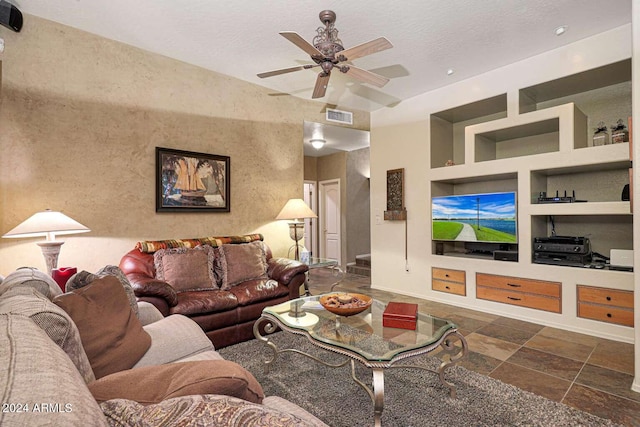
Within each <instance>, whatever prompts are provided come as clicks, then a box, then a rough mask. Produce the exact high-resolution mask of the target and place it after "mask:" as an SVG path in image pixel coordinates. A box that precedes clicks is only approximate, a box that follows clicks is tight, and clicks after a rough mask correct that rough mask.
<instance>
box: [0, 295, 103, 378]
mask: <svg viewBox="0 0 640 427" xmlns="http://www.w3.org/2000/svg"><path fill="white" fill-rule="evenodd" d="M58 289H60V288H58ZM0 313H11V314H20V315H22V316H25V317H28V318H30V319H31V320H32V321H33V323H35V324H36V325H38V326H39V327H40V329H42V330H43V331H44V332H46V334H47V335H48V336H49V338H51V341H53V342H54V343H56V344H57V345H58V347H60V348H61V349H62V350H64V352H65V353H66V354H67V356H68V357H69V359H71V361H72V362H73V364H74V365H75V366H76V368H77V369H78V372H80V375H82V378H83V379H84V381H85V382H86V383H89V382H91V381H94V380H95V379H96V378H95V376H94V375H93V371H92V370H91V365H90V363H89V359H88V358H87V354H86V353H85V351H84V348H83V347H82V341H81V340H80V332H78V328H77V327H76V325H75V323H73V321H72V320H71V318H70V317H69V315H68V314H67V313H66V312H65V311H64V310H63V309H61V308H60V307H58V306H57V305H55V304H54V303H52V302H51V301H49V299H48V298H46V297H45V296H44V295H42V294H41V293H40V292H38V290H37V289H36V288H32V287H27V286H14V287H13V288H11V289H10V290H9V291H8V292H6V293H5V294H4V295H2V298H0Z"/></svg>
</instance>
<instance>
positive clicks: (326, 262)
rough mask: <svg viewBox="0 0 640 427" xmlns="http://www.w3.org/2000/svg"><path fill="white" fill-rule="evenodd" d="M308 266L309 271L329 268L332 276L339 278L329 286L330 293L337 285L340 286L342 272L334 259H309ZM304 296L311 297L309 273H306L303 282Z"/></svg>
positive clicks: (342, 277)
mask: <svg viewBox="0 0 640 427" xmlns="http://www.w3.org/2000/svg"><path fill="white" fill-rule="evenodd" d="M308 265H309V270H311V269H314V268H329V269H331V270H332V271H333V273H334V275H336V276H338V275H339V276H340V277H339V278H338V280H337V281H336V282H335V283H333V284H332V285H331V290H332V291H333V288H335V287H336V286H338V284H340V282H341V281H342V279H344V272H343V271H342V270H341V269H340V266H339V265H338V261H337V260H335V259H328V258H317V257H311V258H309V263H308ZM304 295H305V296H310V295H311V292H309V273H308V272H307V277H306V278H305V280H304Z"/></svg>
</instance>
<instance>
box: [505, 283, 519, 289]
mask: <svg viewBox="0 0 640 427" xmlns="http://www.w3.org/2000/svg"><path fill="white" fill-rule="evenodd" d="M507 286H511V287H512V288H519V287H521V286H522V285H518V284H517V283H507Z"/></svg>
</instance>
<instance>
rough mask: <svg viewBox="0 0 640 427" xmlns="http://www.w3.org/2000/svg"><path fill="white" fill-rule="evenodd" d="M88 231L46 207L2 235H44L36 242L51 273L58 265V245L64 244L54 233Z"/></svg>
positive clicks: (10, 236) (9, 236)
mask: <svg viewBox="0 0 640 427" xmlns="http://www.w3.org/2000/svg"><path fill="white" fill-rule="evenodd" d="M88 231H91V230H89V229H88V228H87V227H85V226H84V225H82V224H80V223H79V222H77V221H75V220H73V219H71V218H69V217H68V216H66V215H64V214H63V213H61V212H55V211H52V210H51V209H47V210H45V211H44V212H38V213H36V214H33V215H32V216H31V217H30V218H28V219H27V220H26V221H24V222H23V223H21V224H20V225H18V226H17V227H16V228H14V229H13V230H11V231H9V232H8V233H6V234H5V235H4V236H2V237H7V238H22V237H36V236H46V238H47V240H46V241H44V242H38V243H37V244H38V246H40V248H42V254H43V255H44V259H45V262H46V263H47V271H48V273H49V274H51V270H53V269H54V268H56V267H57V265H58V254H60V246H62V245H63V244H64V241H62V240H56V235H59V234H77V233H86V232H88Z"/></svg>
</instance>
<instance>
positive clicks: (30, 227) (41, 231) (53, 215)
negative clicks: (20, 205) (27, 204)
mask: <svg viewBox="0 0 640 427" xmlns="http://www.w3.org/2000/svg"><path fill="white" fill-rule="evenodd" d="M88 231H91V230H89V229H88V228H87V227H85V226H84V225H82V224H80V223H79V222H78V221H76V220H74V219H71V218H69V217H68V216H66V215H65V214H63V213H61V212H55V211H52V210H50V209H47V210H45V211H44V212H38V213H36V214H33V215H32V216H31V217H29V218H28V219H27V220H25V221H24V222H22V223H21V224H20V225H18V226H17V227H16V228H14V229H13V230H11V231H9V232H8V233H6V234H5V235H4V236H2V237H8V238H20V237H36V236H46V237H47V240H55V236H56V235H58V234H76V233H86V232H88Z"/></svg>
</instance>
